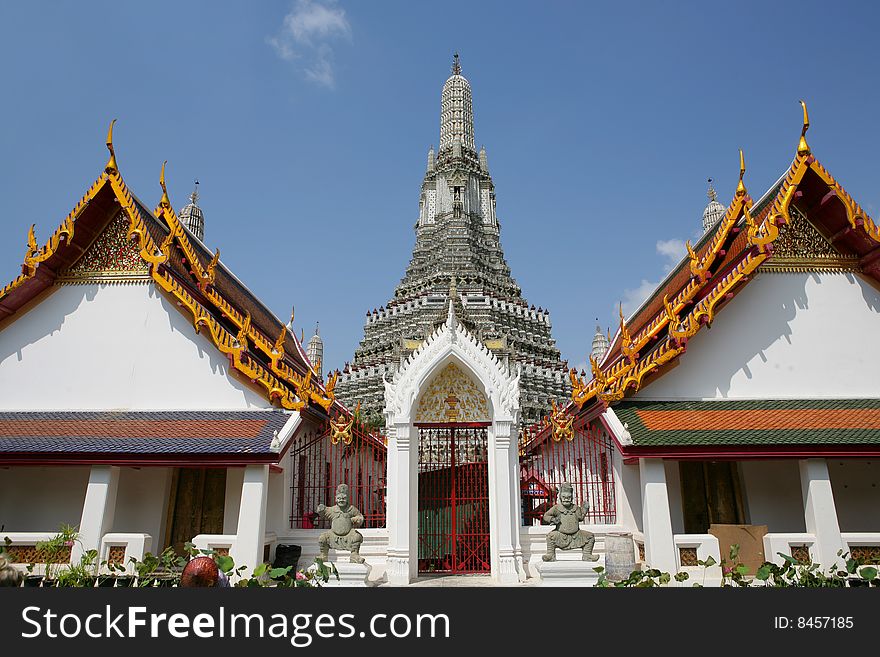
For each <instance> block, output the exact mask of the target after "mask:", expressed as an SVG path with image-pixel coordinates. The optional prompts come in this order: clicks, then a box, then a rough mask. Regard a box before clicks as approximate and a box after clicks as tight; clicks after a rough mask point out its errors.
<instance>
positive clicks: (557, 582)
mask: <svg viewBox="0 0 880 657" xmlns="http://www.w3.org/2000/svg"><path fill="white" fill-rule="evenodd" d="M599 566H602V567H604V566H605V555H604V554H603V555H599V560H598V561H584V560H583V559H582V558H581V552H580V550H577V551H574V550H572V551H568V552H562V551H561V550H557V552H556V561H542V562H541V563H539V564H538V565H537V571H538V573H540V575H541V582H540V584H539V585H540V586H596V582H598V581H599V573H597V572H596V571H595V570H593V569H594V568H597V567H599Z"/></svg>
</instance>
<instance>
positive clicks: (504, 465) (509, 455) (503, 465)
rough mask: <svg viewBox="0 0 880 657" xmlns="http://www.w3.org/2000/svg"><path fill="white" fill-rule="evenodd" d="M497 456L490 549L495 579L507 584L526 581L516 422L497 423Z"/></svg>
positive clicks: (491, 465)
mask: <svg viewBox="0 0 880 657" xmlns="http://www.w3.org/2000/svg"><path fill="white" fill-rule="evenodd" d="M492 431H493V433H494V438H495V439H494V443H495V448H494V450H493V451H494V454H493V455H492V458H490V460H489V473H488V474H489V483H490V486H489V546H490V550H491V562H492V577H493V579H495V580H496V581H498V582H501V583H503V584H510V583H515V582H519V581H523V580H524V579H525V570H524V569H523V563H522V547H521V545H520V542H519V526H520V502H519V500H520V490H519V451H518V445H517V442H516V440H514V439H513V436H511V433H512V431H513V422H512V421H507V420H496V421H495V422H494V423H493V426H492Z"/></svg>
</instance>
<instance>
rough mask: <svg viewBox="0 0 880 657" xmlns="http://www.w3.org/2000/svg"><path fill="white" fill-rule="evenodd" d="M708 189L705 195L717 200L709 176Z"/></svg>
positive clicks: (711, 199)
mask: <svg viewBox="0 0 880 657" xmlns="http://www.w3.org/2000/svg"><path fill="white" fill-rule="evenodd" d="M708 180H709V189H708V190H707V191H706V196H708V197H709V200H710V201H717V200H718V194H716V193H715V188H714V187H713V186H712V179H711V178H709V179H708Z"/></svg>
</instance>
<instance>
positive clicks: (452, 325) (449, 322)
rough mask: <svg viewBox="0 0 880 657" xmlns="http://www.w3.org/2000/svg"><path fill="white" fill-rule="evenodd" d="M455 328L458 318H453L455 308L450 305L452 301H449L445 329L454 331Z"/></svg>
mask: <svg viewBox="0 0 880 657" xmlns="http://www.w3.org/2000/svg"><path fill="white" fill-rule="evenodd" d="M456 326H458V318H457V317H456V316H455V307H454V306H453V304H452V299H450V300H449V312H447V314H446V328H448V329H449V330H450V331H455V327H456Z"/></svg>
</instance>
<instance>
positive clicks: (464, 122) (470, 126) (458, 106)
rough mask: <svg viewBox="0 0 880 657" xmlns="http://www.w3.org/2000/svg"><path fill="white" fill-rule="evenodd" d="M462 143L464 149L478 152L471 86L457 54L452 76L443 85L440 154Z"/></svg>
mask: <svg viewBox="0 0 880 657" xmlns="http://www.w3.org/2000/svg"><path fill="white" fill-rule="evenodd" d="M456 141H458V142H461V146H462V148H464V149H468V150H470V151H472V152H476V147H475V146H474V103H473V97H472V96H471V85H470V82H468V81H467V78H465V77H464V76H463V75H462V74H461V64H460V63H459V60H458V53H455V57H454V59H453V65H452V75H450V76H449V78H448V79H447V80H446V84H444V85H443V93H442V94H441V96H440V148H439V152H443V151H445V150H446V149H449V148H452V147H453V145H454V144H455V142H456Z"/></svg>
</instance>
